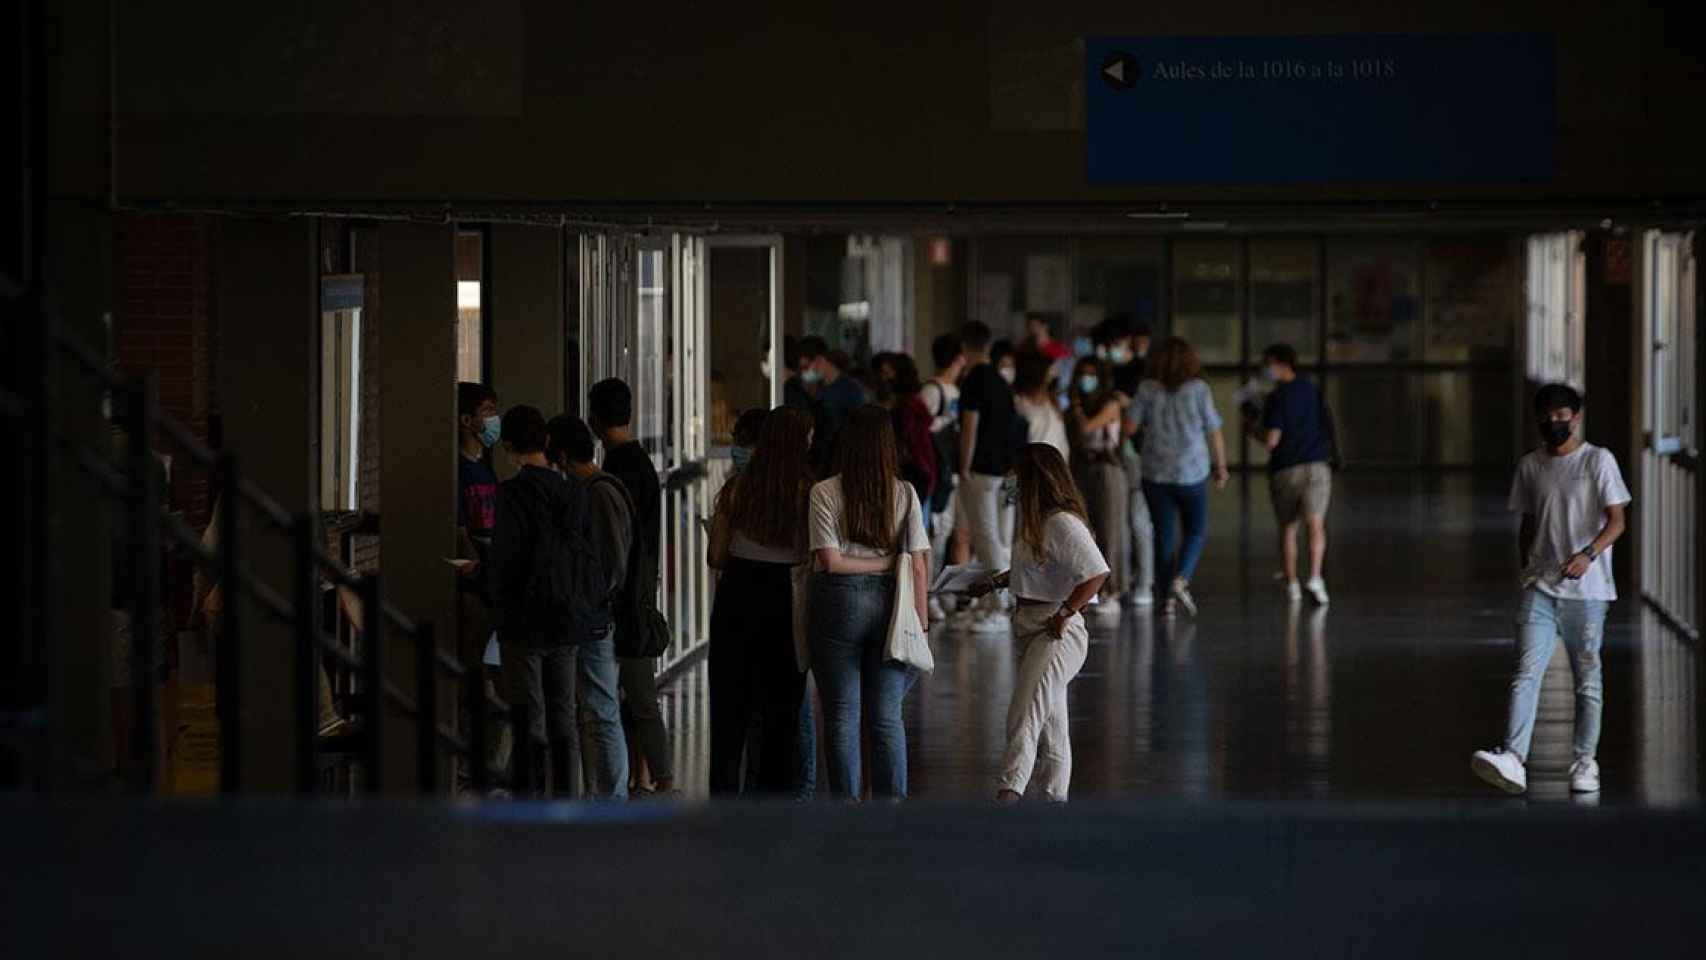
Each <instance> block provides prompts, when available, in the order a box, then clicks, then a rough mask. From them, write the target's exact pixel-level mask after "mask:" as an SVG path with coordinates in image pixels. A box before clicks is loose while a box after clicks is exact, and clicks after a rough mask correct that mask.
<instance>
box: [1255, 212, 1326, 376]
mask: <svg viewBox="0 0 1706 960" xmlns="http://www.w3.org/2000/svg"><path fill="white" fill-rule="evenodd" d="M1318 254H1319V245H1318V244H1317V243H1316V241H1315V240H1314V239H1313V238H1306V239H1297V240H1292V239H1282V240H1278V239H1277V240H1251V241H1250V354H1251V360H1252V362H1259V361H1260V359H1261V358H1260V355H1259V353H1260V351H1262V350H1265V349H1267V347H1268V346H1269V345H1271V344H1275V343H1287V344H1290V345H1291V347H1292V349H1294V350H1296V351H1297V359H1298V362H1299V363H1301V364H1303V365H1305V366H1313V365H1314V364H1316V363H1319V362H1320V360H1321V345H1320V326H1321V318H1320V313H1319V310H1318V302H1319V301H1318V297H1319V293H1318V288H1319V286H1320V282H1321V274H1320V264H1319V262H1318V259H1319V257H1318Z"/></svg>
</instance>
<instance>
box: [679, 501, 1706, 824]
mask: <svg viewBox="0 0 1706 960" xmlns="http://www.w3.org/2000/svg"><path fill="white" fill-rule="evenodd" d="M1504 483H1505V481H1504V480H1503V478H1499V477H1476V476H1473V475H1469V474H1453V475H1434V476H1408V475H1391V474H1380V475H1368V474H1363V475H1354V474H1353V475H1349V476H1343V475H1342V476H1341V477H1340V483H1339V488H1338V490H1336V492H1335V499H1334V503H1333V508H1332V513H1331V516H1330V520H1329V524H1330V534H1329V535H1330V541H1331V547H1330V553H1329V559H1328V578H1329V581H1330V585H1331V587H1332V604H1331V606H1330V607H1328V608H1325V609H1322V608H1317V607H1314V606H1313V605H1311V604H1309V603H1308V602H1305V603H1304V604H1303V605H1301V606H1292V605H1290V604H1288V603H1287V602H1286V601H1285V600H1284V598H1283V596H1282V595H1281V593H1280V591H1279V589H1278V587H1277V586H1276V584H1275V582H1274V579H1273V578H1274V574H1275V571H1276V570H1277V569H1278V559H1277V558H1278V547H1277V544H1276V542H1275V536H1274V524H1273V519H1272V515H1271V513H1270V512H1269V508H1268V505H1267V497H1266V487H1265V483H1264V482H1263V479H1262V478H1261V477H1260V476H1253V477H1251V478H1249V479H1248V480H1239V479H1234V481H1233V483H1232V484H1231V485H1230V486H1229V487H1228V488H1227V490H1225V491H1223V492H1220V493H1217V494H1215V495H1214V497H1213V500H1212V503H1211V514H1210V524H1211V531H1210V541H1209V545H1208V549H1207V551H1206V553H1205V556H1204V560H1203V563H1202V567H1201V569H1200V571H1199V574H1198V577H1197V590H1196V592H1197V596H1198V599H1199V601H1200V602H1201V604H1202V611H1201V613H1200V615H1199V616H1198V617H1196V618H1194V619H1180V620H1177V621H1174V622H1171V623H1167V622H1158V621H1156V620H1155V619H1154V618H1153V617H1151V616H1147V615H1140V614H1138V613H1137V612H1136V611H1131V610H1128V611H1126V612H1125V613H1124V614H1123V615H1122V616H1120V617H1118V618H1110V619H1109V620H1107V621H1099V622H1097V623H1096V625H1095V628H1094V632H1093V635H1092V640H1093V643H1092V646H1091V649H1090V655H1089V660H1088V662H1087V663H1086V664H1085V667H1084V670H1083V672H1082V673H1081V674H1080V675H1079V677H1078V679H1077V680H1075V681H1074V682H1073V684H1072V687H1071V690H1070V702H1071V713H1072V719H1071V725H1072V738H1073V752H1074V769H1073V780H1072V791H1073V796H1074V797H1075V798H1078V799H1085V798H1112V797H1153V798H1179V799H1204V798H1220V799H1241V798H1261V799H1281V800H1284V799H1306V798H1332V799H1339V800H1403V799H1417V798H1447V797H1478V796H1488V791H1487V789H1486V788H1485V787H1483V786H1482V785H1481V784H1480V783H1479V782H1478V781H1476V780H1475V779H1474V778H1473V777H1472V776H1471V775H1470V773H1469V768H1468V756H1469V753H1470V751H1472V750H1474V749H1476V748H1478V747H1484V746H1490V745H1493V744H1496V743H1497V742H1498V740H1499V738H1500V736H1501V734H1502V731H1503V727H1504V712H1505V696H1506V688H1507V684H1508V680H1509V670H1510V666H1511V658H1512V651H1513V647H1514V632H1515V631H1514V628H1513V626H1512V611H1513V606H1514V602H1515V596H1516V594H1515V583H1514V574H1513V568H1514V562H1515V561H1514V555H1515V523H1514V520H1513V519H1512V518H1511V517H1510V516H1509V515H1508V514H1507V513H1506V512H1505V511H1504V509H1503V502H1504V493H1505V487H1504ZM932 645H933V646H934V648H935V651H936V657H937V669H936V671H935V673H934V674H933V675H931V676H929V677H926V678H924V679H923V680H921V681H920V683H919V684H918V687H917V688H916V689H915V691H914V693H913V695H912V698H911V699H910V700H909V702H908V704H907V708H906V722H907V745H908V750H909V764H910V780H911V792H912V795H913V796H914V797H915V798H917V799H938V800H941V799H947V800H965V799H981V798H985V797H987V796H989V795H990V793H991V791H992V789H993V788H992V784H993V778H994V774H995V771H996V768H997V764H998V760H999V758H1000V754H1001V749H1002V746H1003V742H1004V733H1003V724H1004V722H1005V716H1006V709H1007V702H1008V698H1009V695H1010V691H1011V687H1012V682H1013V675H1014V658H1013V650H1012V644H1011V641H1010V640H1009V638H1007V637H1005V636H974V635H971V634H966V633H959V632H954V631H939V632H934V633H932ZM1697 655H1698V651H1697V650H1696V649H1695V648H1694V647H1692V646H1690V645H1689V644H1687V643H1685V642H1683V641H1682V640H1680V639H1679V638H1678V637H1677V636H1676V635H1674V634H1673V633H1671V632H1670V631H1668V630H1667V629H1665V628H1664V627H1663V626H1662V625H1661V624H1660V623H1659V622H1658V621H1657V620H1656V619H1655V618H1653V617H1652V615H1651V614H1650V613H1648V612H1646V611H1645V610H1644V609H1643V604H1641V603H1640V601H1639V600H1638V599H1636V598H1633V597H1625V598H1624V599H1623V600H1622V601H1620V602H1619V603H1618V604H1616V605H1615V606H1614V608H1613V612H1612V616H1611V621H1610V622H1609V623H1608V625H1607V631H1606V649H1605V653H1604V662H1605V718H1604V728H1603V734H1602V740H1601V747H1600V762H1601V766H1602V768H1603V779H1604V789H1603V791H1602V792H1601V794H1599V795H1598V796H1597V797H1591V798H1585V802H1598V803H1606V804H1641V805H1675V804H1686V803H1693V802H1696V801H1698V799H1699V798H1700V781H1699V776H1700V763H1699V756H1698V751H1699V744H1698V743H1697V741H1696V736H1697V734H1696V731H1697V730H1698V725H1697V711H1698V709H1699V706H1698V697H1699V691H1698V689H1697V681H1696V677H1697V676H1698V674H1697V672H1696V663H1695V659H1694V658H1695V657H1696V656H1697ZM706 696H707V692H706V689H705V673H704V666H703V664H702V663H701V664H699V665H698V666H696V667H694V668H692V669H689V670H687V671H686V672H685V673H683V674H681V675H680V676H679V677H678V679H677V680H676V681H675V682H674V683H673V684H671V685H670V686H669V687H666V688H665V697H666V699H667V701H668V703H667V706H668V712H667V714H666V715H667V716H670V717H671V718H672V720H673V721H674V723H673V726H672V733H673V735H674V736H675V738H676V750H677V760H678V762H677V769H678V771H680V774H681V779H680V785H681V787H682V789H683V791H684V792H685V793H686V794H688V795H689V796H690V797H691V796H698V795H702V794H703V792H704V785H705V776H704V771H705V759H706V752H707V749H708V746H707V745H708V737H707V719H706V709H707V701H706ZM1572 725H1573V695H1572V691H1571V682H1570V674H1569V667H1568V664H1567V662H1566V661H1565V660H1564V658H1563V656H1562V651H1561V648H1560V653H1559V655H1558V656H1557V657H1555V658H1554V660H1553V662H1552V664H1551V668H1550V670H1549V672H1548V675H1547V680H1546V686H1545V689H1544V691H1543V695H1542V700H1541V706H1540V715H1539V718H1538V721H1537V723H1536V732H1535V737H1534V746H1533V749H1532V758H1531V763H1530V793H1529V798H1530V800H1531V801H1537V802H1545V801H1557V802H1568V801H1569V800H1570V795H1569V792H1568V789H1567V784H1566V782H1565V767H1566V766H1567V765H1568V763H1569V759H1570V750H1569V744H1570V738H1571V731H1572ZM1576 801H1577V802H1584V798H1576Z"/></svg>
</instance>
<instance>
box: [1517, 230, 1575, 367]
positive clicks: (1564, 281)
mask: <svg viewBox="0 0 1706 960" xmlns="http://www.w3.org/2000/svg"><path fill="white" fill-rule="evenodd" d="M1526 270H1527V277H1528V282H1527V285H1526V286H1527V304H1528V323H1527V327H1526V330H1527V334H1528V343H1527V345H1526V346H1527V351H1526V353H1527V356H1526V357H1525V362H1524V369H1525V372H1526V373H1527V375H1528V379H1529V380H1531V381H1533V382H1535V383H1554V382H1556V383H1568V384H1573V385H1574V386H1576V387H1578V388H1579V387H1584V386H1586V376H1587V365H1586V357H1585V356H1584V355H1583V354H1584V346H1583V345H1584V342H1585V341H1584V340H1583V326H1584V325H1583V317H1584V311H1583V302H1582V301H1583V297H1584V296H1585V288H1586V277H1587V267H1586V261H1585V258H1584V255H1583V253H1582V235H1581V233H1579V232H1577V231H1571V232H1568V233H1546V234H1537V235H1535V236H1532V237H1529V238H1528V256H1527V267H1526Z"/></svg>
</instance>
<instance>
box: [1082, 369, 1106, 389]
mask: <svg viewBox="0 0 1706 960" xmlns="http://www.w3.org/2000/svg"><path fill="white" fill-rule="evenodd" d="M1101 385H1102V381H1101V379H1100V378H1099V377H1097V376H1096V375H1095V374H1093V373H1086V374H1084V375H1083V376H1081V377H1079V378H1078V392H1079V393H1095V392H1096V388H1097V387H1099V386H1101Z"/></svg>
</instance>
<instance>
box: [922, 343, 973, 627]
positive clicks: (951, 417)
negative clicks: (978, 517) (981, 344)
mask: <svg viewBox="0 0 1706 960" xmlns="http://www.w3.org/2000/svg"><path fill="white" fill-rule="evenodd" d="M930 359H931V361H932V362H933V363H934V364H935V366H936V375H935V376H933V377H931V378H930V379H929V380H926V381H925V382H924V387H923V389H921V390H920V391H919V393H918V396H919V399H921V400H923V401H924V409H925V411H926V412H927V413H929V414H930V441H931V444H932V445H933V446H934V447H935V448H936V489H935V491H934V492H933V493H932V494H931V496H930V505H929V506H930V515H931V516H930V527H929V529H930V555H931V556H932V557H937V558H940V560H939V561H938V562H937V564H936V566H938V567H940V566H941V565H942V564H943V563H947V562H948V561H949V555H950V553H951V551H950V550H949V547H948V544H949V543H950V541H951V540H952V539H955V538H958V539H960V540H961V541H962V542H963V541H964V537H965V531H964V528H962V527H960V526H959V525H958V524H957V523H956V522H955V512H956V509H957V507H956V501H957V500H958V498H959V492H958V486H959V482H960V386H959V384H960V377H961V376H962V375H963V374H964V373H965V369H966V358H965V353H964V349H963V345H962V344H961V343H960V335H959V334H957V333H944V334H942V335H941V336H938V337H937V338H936V339H935V340H932V341H931V342H930ZM962 551H963V548H962ZM955 562H960V563H963V562H965V557H964V555H963V552H962V555H960V556H959V557H958V559H957V560H956V561H955ZM930 572H931V575H932V576H934V575H935V574H936V573H937V571H936V570H932V571H930ZM947 615H948V614H947V611H946V610H944V609H943V607H942V605H941V603H940V602H939V601H938V600H937V599H936V598H935V597H931V598H930V619H931V621H932V622H934V621H937V620H942V619H945V618H946V617H947Z"/></svg>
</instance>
